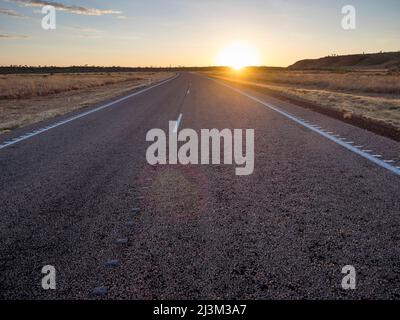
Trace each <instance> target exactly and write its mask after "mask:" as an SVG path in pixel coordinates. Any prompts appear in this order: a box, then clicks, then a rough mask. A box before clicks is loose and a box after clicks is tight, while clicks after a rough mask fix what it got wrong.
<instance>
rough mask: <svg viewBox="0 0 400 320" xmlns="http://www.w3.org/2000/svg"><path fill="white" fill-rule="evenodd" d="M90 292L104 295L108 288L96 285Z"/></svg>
mask: <svg viewBox="0 0 400 320" xmlns="http://www.w3.org/2000/svg"><path fill="white" fill-rule="evenodd" d="M92 293H93V294H94V295H95V296H105V295H107V293H108V289H107V288H106V287H97V288H94V289H93V292H92Z"/></svg>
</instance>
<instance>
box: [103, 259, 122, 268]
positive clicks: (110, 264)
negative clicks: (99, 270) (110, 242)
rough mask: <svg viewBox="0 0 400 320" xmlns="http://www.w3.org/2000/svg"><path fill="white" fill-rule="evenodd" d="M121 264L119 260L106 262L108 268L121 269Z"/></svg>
mask: <svg viewBox="0 0 400 320" xmlns="http://www.w3.org/2000/svg"><path fill="white" fill-rule="evenodd" d="M119 265H120V263H119V260H109V261H107V262H106V267H107V268H116V267H119Z"/></svg>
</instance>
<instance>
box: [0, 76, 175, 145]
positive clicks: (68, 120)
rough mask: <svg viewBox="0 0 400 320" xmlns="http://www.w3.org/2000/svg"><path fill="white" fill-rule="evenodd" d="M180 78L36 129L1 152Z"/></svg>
mask: <svg viewBox="0 0 400 320" xmlns="http://www.w3.org/2000/svg"><path fill="white" fill-rule="evenodd" d="M178 77H179V74H177V75H176V76H175V77H172V78H169V79H166V80H164V81H162V82H160V83H157V84H155V85H153V86H151V87H148V88H145V89H142V90H139V91H137V92H134V93H132V94H130V95H127V96H125V97H122V98H119V99H117V100H115V101H111V102H109V103H107V104H105V105H102V106H99V107H97V108H94V109H91V110H88V111H85V112H82V113H79V114H77V115H76V116H73V117H71V118H67V119H65V120H62V121H60V122H57V123H55V124H52V125H49V126H47V127H44V128H41V129H36V130H35V131H33V132H30V133H25V134H24V135H23V136H20V137H18V138H14V139H12V140H11V141H7V142H4V143H3V144H0V150H1V149H5V148H7V147H9V146H12V145H14V144H16V143H19V142H21V141H24V140H28V139H30V138H32V137H34V136H37V135H39V134H42V133H43V132H46V131H49V130H51V129H54V128H57V127H60V126H62V125H64V124H67V123H69V122H72V121H74V120H77V119H80V118H83V117H85V116H87V115H89V114H92V113H95V112H97V111H100V110H103V109H106V108H108V107H111V106H113V105H114V104H117V103H119V102H122V101H125V100H127V99H129V98H132V97H135V96H137V95H139V94H142V93H144V92H146V91H149V90H151V89H154V88H157V87H159V86H161V85H163V84H166V83H167V82H170V81H172V80H175V79H176V78H178Z"/></svg>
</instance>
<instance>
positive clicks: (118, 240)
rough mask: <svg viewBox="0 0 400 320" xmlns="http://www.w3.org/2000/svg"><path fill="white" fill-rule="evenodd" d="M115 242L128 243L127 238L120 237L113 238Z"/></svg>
mask: <svg viewBox="0 0 400 320" xmlns="http://www.w3.org/2000/svg"><path fill="white" fill-rule="evenodd" d="M115 243H116V244H127V243H128V238H121V239H117V240H115Z"/></svg>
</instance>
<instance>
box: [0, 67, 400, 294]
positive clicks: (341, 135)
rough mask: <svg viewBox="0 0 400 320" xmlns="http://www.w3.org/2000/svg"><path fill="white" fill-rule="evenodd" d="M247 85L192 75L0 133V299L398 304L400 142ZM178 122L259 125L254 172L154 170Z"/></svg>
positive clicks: (199, 125) (208, 126)
mask: <svg viewBox="0 0 400 320" xmlns="http://www.w3.org/2000/svg"><path fill="white" fill-rule="evenodd" d="M230 86H233V85H230ZM238 88H239V87H238V86H237V85H235V87H227V86H226V84H223V83H221V82H216V81H214V80H210V79H208V78H206V77H205V76H201V75H197V74H191V73H183V74H181V75H180V76H179V77H178V78H176V79H173V80H171V81H168V82H166V83H163V84H161V85H159V86H157V87H155V88H151V89H150V90H147V91H145V92H139V93H138V94H134V95H132V96H130V97H128V98H126V99H123V100H119V101H117V102H116V103H114V104H108V105H104V104H103V105H99V106H96V107H95V108H92V109H87V110H86V111H78V112H75V113H73V114H69V115H66V116H63V117H60V118H58V119H53V120H49V121H47V122H42V123H39V124H36V125H34V126H30V127H27V128H24V129H20V130H16V131H15V132H13V133H12V134H10V135H8V136H5V135H3V136H2V137H0V146H2V147H0V148H1V149H0V168H1V175H0V185H1V188H0V200H1V209H0V210H1V214H0V231H1V232H0V235H1V238H0V241H1V242H0V269H1V272H0V298H2V299H11V298H15V299H98V298H100V299H299V298H305V299H330V298H334V299H354V298H355V299H361V298H371V299H381V298H399V297H400V232H399V231H400V201H399V191H400V176H399V175H398V174H396V170H397V169H396V167H397V166H400V162H399V157H400V144H399V143H397V142H394V141H392V140H389V139H387V138H384V137H381V136H378V135H375V134H373V133H371V132H368V131H365V130H361V129H359V128H356V127H352V126H350V125H348V124H345V123H342V122H340V121H337V120H334V119H331V118H328V117H326V116H323V115H321V114H317V113H314V112H312V111H309V110H306V109H303V108H300V107H297V106H295V105H292V104H290V103H286V102H280V101H278V100H276V99H273V98H271V97H268V96H266V95H264V94H262V93H260V92H255V91H252V90H250V89H245V88H239V89H238ZM238 90H240V91H238ZM271 107H272V108H271ZM181 114H182V117H181V121H180V128H192V129H194V130H196V131H199V130H200V129H212V128H217V129H224V128H230V129H234V128H243V129H247V128H249V129H255V170H254V173H253V174H252V175H249V176H236V175H235V171H234V169H235V167H236V166H235V165H198V166H195V165H191V166H181V165H167V166H151V165H149V164H148V163H147V162H146V157H145V155H146V149H147V147H148V146H149V145H150V143H149V142H146V133H147V132H148V131H149V130H151V129H153V128H161V129H164V130H166V131H167V129H168V121H172V120H176V119H178V117H179V115H181ZM291 117H292V118H291ZM54 124H55V125H54ZM40 129H42V130H41V131H37V130H40ZM324 135H326V136H324ZM21 137H22V138H21ZM13 139H16V140H13ZM341 141H343V143H342V144H341ZM351 146H353V147H354V149H355V150H353V149H352V147H351ZM356 150H362V152H361V154H358V153H357V152H356ZM368 154H369V155H370V157H371V158H368V156H366V155H368ZM374 159H378V160H379V161H375V162H374ZM384 164H388V166H389V169H388V168H385V165H384ZM390 169H393V170H390ZM46 265H52V266H54V267H55V268H56V284H57V289H56V290H48V291H46V290H43V289H42V286H41V281H42V277H43V276H44V275H43V274H42V273H41V270H42V267H43V266H46ZM346 265H352V266H354V267H355V269H356V272H357V278H356V280H357V282H356V285H357V287H356V290H350V291H345V290H343V289H342V286H341V282H342V279H343V277H344V276H345V275H344V274H342V273H341V271H342V268H343V267H344V266H346Z"/></svg>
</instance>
